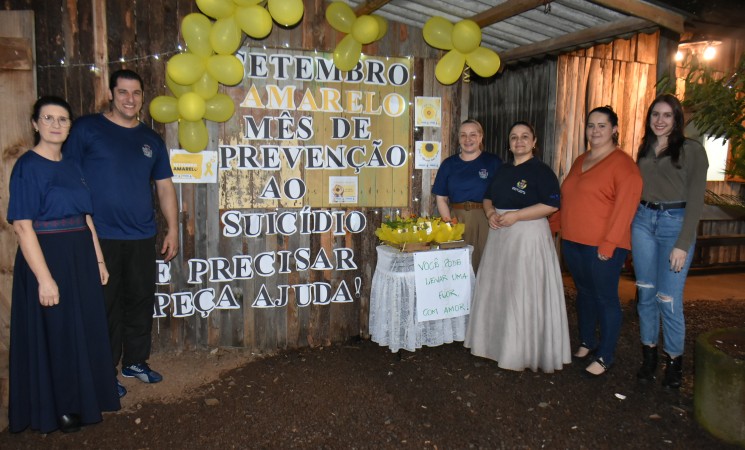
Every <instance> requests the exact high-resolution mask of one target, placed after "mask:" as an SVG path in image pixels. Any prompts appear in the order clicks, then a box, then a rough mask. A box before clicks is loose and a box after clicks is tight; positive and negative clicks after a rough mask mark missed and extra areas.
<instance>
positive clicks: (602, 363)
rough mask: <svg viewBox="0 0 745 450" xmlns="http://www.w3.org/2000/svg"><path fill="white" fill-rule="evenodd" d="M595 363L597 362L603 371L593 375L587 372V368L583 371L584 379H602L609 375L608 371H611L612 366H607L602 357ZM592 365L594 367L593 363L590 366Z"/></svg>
mask: <svg viewBox="0 0 745 450" xmlns="http://www.w3.org/2000/svg"><path fill="white" fill-rule="evenodd" d="M593 362H596V363H598V364H600V367H602V368H603V371H602V372H600V373H592V372H590V371H589V370H587V368H585V370H583V371H582V376H583V377H585V378H589V379H596V378H600V377H602V376H603V375H605V374H606V373H608V371H609V370H610V365H608V364H606V363H605V361H603V358H602V357H600V358H597V359H595V360H594V361H593ZM591 365H592V363H590V366H591ZM590 366H587V367H590Z"/></svg>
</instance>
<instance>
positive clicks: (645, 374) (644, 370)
mask: <svg viewBox="0 0 745 450" xmlns="http://www.w3.org/2000/svg"><path fill="white" fill-rule="evenodd" d="M656 371H657V346H654V347H652V346H651V345H642V366H641V367H640V368H639V371H638V372H636V378H637V379H638V380H639V381H641V382H642V383H647V382H652V383H654V381H655V380H656V379H657V377H656V376H655V372H656Z"/></svg>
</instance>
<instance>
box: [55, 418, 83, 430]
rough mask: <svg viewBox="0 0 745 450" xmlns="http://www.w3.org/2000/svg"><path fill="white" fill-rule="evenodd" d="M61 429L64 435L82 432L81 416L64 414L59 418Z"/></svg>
mask: <svg viewBox="0 0 745 450" xmlns="http://www.w3.org/2000/svg"><path fill="white" fill-rule="evenodd" d="M59 429H60V431H61V432H63V433H74V432H76V431H80V416H79V415H77V414H63V415H61V416H60V417H59Z"/></svg>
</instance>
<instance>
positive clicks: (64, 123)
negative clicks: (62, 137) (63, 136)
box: [40, 114, 72, 128]
mask: <svg viewBox="0 0 745 450" xmlns="http://www.w3.org/2000/svg"><path fill="white" fill-rule="evenodd" d="M40 118H41V123H43V124H44V125H46V126H48V127H51V126H52V125H54V122H57V125H59V126H60V128H69V127H70V125H72V120H70V118H69V117H54V116H50V115H49V114H44V115H43V116H41V117H40Z"/></svg>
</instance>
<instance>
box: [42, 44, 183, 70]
mask: <svg viewBox="0 0 745 450" xmlns="http://www.w3.org/2000/svg"><path fill="white" fill-rule="evenodd" d="M182 51H183V48H182V47H181V45H179V46H178V47H177V48H176V50H172V51H168V52H161V53H153V54H151V55H143V56H137V57H134V58H125V57H124V56H121V57H119V58H117V59H112V60H110V61H108V62H107V63H106V65H111V64H122V63H128V62H135V61H143V60H147V59H154V60H156V61H159V60H160V58H161V57H163V56H170V55H175V54H177V53H181V52H182ZM37 67H38V68H39V69H55V68H61V67H64V68H73V67H87V68H88V70H90V71H91V72H96V73H98V72H100V71H101V67H99V66H97V65H96V63H91V62H83V63H74V64H70V63H68V62H67V61H65V59H64V58H62V59H60V60H59V64H45V65H39V66H37Z"/></svg>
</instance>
